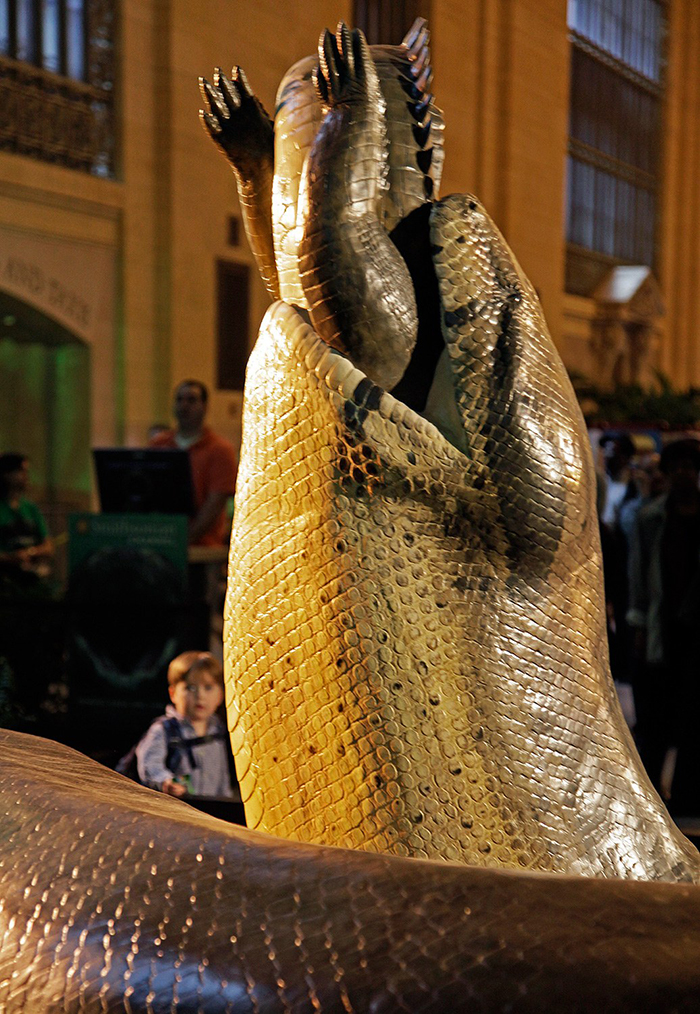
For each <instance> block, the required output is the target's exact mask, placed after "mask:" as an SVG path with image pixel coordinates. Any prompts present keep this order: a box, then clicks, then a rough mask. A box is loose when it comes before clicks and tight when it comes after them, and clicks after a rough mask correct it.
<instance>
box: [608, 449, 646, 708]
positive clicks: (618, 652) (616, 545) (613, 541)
mask: <svg viewBox="0 0 700 1014" xmlns="http://www.w3.org/2000/svg"><path fill="white" fill-rule="evenodd" d="M600 448H601V451H602V452H603V463H604V470H603V472H602V473H600V472H599V473H598V483H599V486H598V510H599V515H600V517H599V520H600V543H601V550H602V554H603V576H604V580H605V605H606V617H607V630H608V647H609V651H610V668H611V671H612V675H613V679H614V680H615V682H616V683H617V684H618V692H620V686H621V685H626V684H629V682H630V679H631V673H630V666H629V659H630V649H629V630H628V628H627V621H626V615H627V597H628V586H627V558H628V549H629V546H628V534H627V532H628V530H626V528H625V526H624V525H623V523H622V519H623V517H625V516H627V515H629V513H630V512H633V511H636V509H637V508H638V507H639V504H640V502H641V498H640V495H639V490H638V489H637V485H636V483H635V481H634V479H633V477H632V469H631V463H632V458H633V457H634V453H635V448H634V444H633V443H632V440H631V438H630V437H629V436H628V435H627V434H626V433H606V434H604V435H603V436H602V437H601V438H600ZM627 693H628V697H629V699H630V701H631V693H630V690H629V687H627ZM632 712H633V709H632V708H631V707H629V706H627V707H625V718H626V719H627V721H628V723H629V724H633V723H634V716H633V713H632Z"/></svg>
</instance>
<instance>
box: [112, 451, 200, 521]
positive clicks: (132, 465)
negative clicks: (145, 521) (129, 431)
mask: <svg viewBox="0 0 700 1014" xmlns="http://www.w3.org/2000/svg"><path fill="white" fill-rule="evenodd" d="M92 453H93V455H94V458H95V471H96V473H97V488H98V491H99V494H100V506H101V508H102V511H103V513H105V514H187V515H188V516H189V517H192V516H193V514H194V495H193V487H192V469H191V466H190V459H189V455H188V453H187V451H181V450H174V449H173V450H168V449H164V448H147V449H142V448H138V449H135V448H130V447H98V448H96V449H95V450H93V452H92Z"/></svg>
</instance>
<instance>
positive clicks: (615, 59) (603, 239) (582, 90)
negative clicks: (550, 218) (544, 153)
mask: <svg viewBox="0 0 700 1014" xmlns="http://www.w3.org/2000/svg"><path fill="white" fill-rule="evenodd" d="M664 15H665V4H664V2H663V0H569V7H568V20H569V30H570V39H571V106H570V125H569V153H568V167H567V168H568V172H567V223H566V238H567V264H566V287H567V290H568V291H569V292H573V293H578V294H580V295H589V294H590V292H591V291H592V290H593V289H594V288H595V286H596V284H597V282H598V281H599V280H600V278H601V277H602V275H603V274H604V273H605V271H606V270H607V269H608V267H610V266H611V265H613V264H645V265H648V266H649V267H653V266H654V261H655V249H656V233H657V212H658V182H659V161H660V151H661V108H662V95H663V74H664V60H663V52H664V36H665V16H664Z"/></svg>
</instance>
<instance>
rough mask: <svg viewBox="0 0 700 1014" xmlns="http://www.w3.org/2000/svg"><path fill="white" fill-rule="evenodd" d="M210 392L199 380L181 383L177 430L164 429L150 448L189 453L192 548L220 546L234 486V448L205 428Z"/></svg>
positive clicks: (177, 403) (177, 404)
mask: <svg viewBox="0 0 700 1014" xmlns="http://www.w3.org/2000/svg"><path fill="white" fill-rule="evenodd" d="M208 401H209V392H208V391H207V388H206V386H205V385H204V384H203V383H202V382H201V381H199V380H183V381H182V383H181V384H178V386H177V388H176V389H175V406H174V415H175V419H176V420H177V427H176V428H175V429H174V430H165V431H164V432H162V433H159V434H158V435H157V436H155V437H153V439H152V440H151V441H150V442H149V446H150V447H172V448H180V449H181V450H186V451H188V452H189V456H190V464H191V465H192V483H193V486H194V505H195V511H196V513H195V516H194V518H193V519H192V521H191V522H190V531H189V543H190V545H191V546H220V545H222V543H224V542H225V541H226V538H227V536H228V530H227V522H226V512H225V508H226V501H227V500H228V498H229V497H230V496H233V491H234V489H235V486H236V469H237V463H236V452H235V451H234V449H233V445H232V444H230V443H229V442H228V440H224V439H223V438H222V437H219V436H217V435H216V433H214V431H213V430H212V429H210V428H209V427H208V426H205V425H204V418H205V416H206V414H207V403H208Z"/></svg>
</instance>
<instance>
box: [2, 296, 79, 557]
mask: <svg viewBox="0 0 700 1014" xmlns="http://www.w3.org/2000/svg"><path fill="white" fill-rule="evenodd" d="M90 382H91V376H90V348H89V346H88V345H86V344H85V342H83V341H81V340H80V339H79V338H77V337H76V335H74V334H73V333H72V332H70V331H69V330H67V329H66V328H65V327H63V326H62V325H61V324H59V323H57V322H56V321H55V320H53V319H51V318H50V317H48V316H46V315H45V314H43V313H41V312H40V311H39V310H37V309H36V308H35V307H32V306H30V305H29V304H28V303H24V302H22V301H21V300H19V299H16V298H15V297H14V296H10V295H9V294H7V293H4V292H2V291H0V452H4V451H18V452H20V453H22V454H26V455H27V456H28V457H29V463H30V477H31V495H32V498H33V499H35V500H36V502H37V503H38V504H39V506H40V507H41V509H42V512H43V513H44V515H45V517H46V520H47V523H48V526H49V530H50V532H51V534H52V535H53V536H59V543H60V541H61V540H60V536H61V535H62V533H64V532H65V531H66V528H67V515H68V514H69V513H70V512H71V511H75V510H85V509H86V508H88V507H89V504H90V489H91V461H90ZM62 555H63V554H58V558H57V564H59V569H61V568H60V564H61V562H62V561H61V557H62Z"/></svg>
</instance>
